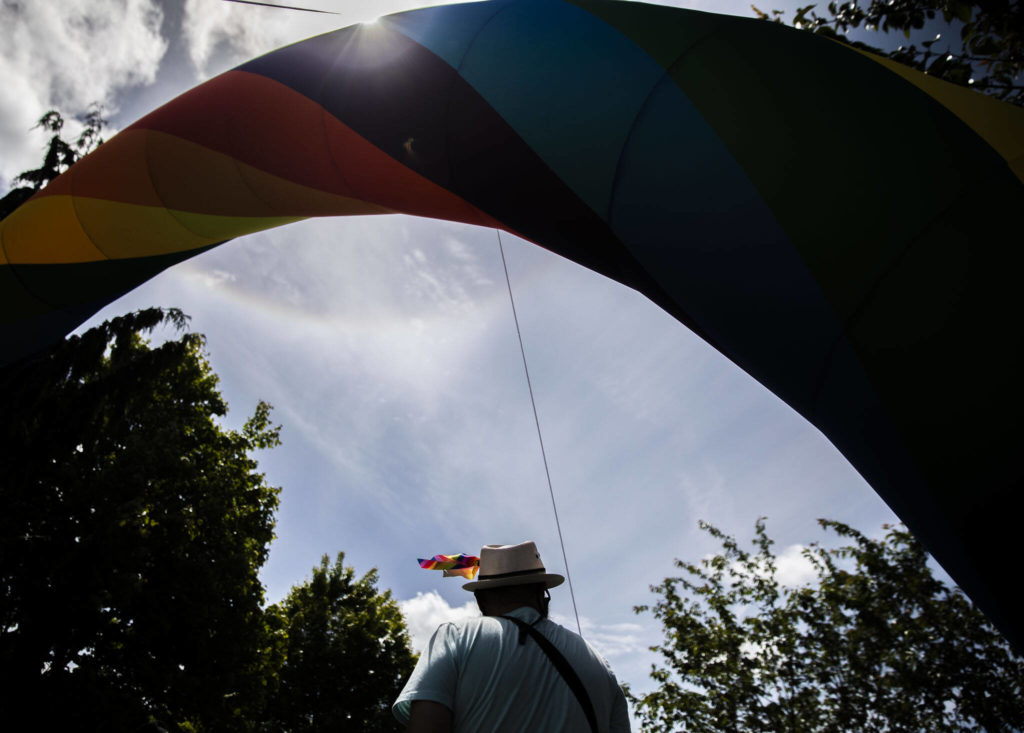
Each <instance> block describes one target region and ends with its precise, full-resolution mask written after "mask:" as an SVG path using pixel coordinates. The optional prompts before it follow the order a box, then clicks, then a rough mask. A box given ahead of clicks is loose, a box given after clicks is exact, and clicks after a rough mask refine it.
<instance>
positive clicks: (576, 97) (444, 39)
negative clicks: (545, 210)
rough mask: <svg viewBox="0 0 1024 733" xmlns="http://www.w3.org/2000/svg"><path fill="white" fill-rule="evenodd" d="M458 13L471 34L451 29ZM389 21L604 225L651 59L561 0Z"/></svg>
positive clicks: (422, 13)
mask: <svg viewBox="0 0 1024 733" xmlns="http://www.w3.org/2000/svg"><path fill="white" fill-rule="evenodd" d="M484 8H487V9H489V10H490V11H491V13H490V14H489V15H488V14H486V13H484V12H483V9H484ZM495 8H497V12H494V10H495ZM460 11H465V12H467V13H469V14H471V15H472V17H473V22H474V23H476V24H477V27H476V28H475V29H474V28H472V26H471V24H461V23H452V20H453V19H455V18H457V17H459V16H460ZM394 21H395V23H396V27H397V28H398V29H399V30H400V31H401V32H402V33H404V34H406V35H408V36H409V37H410V38H412V39H414V40H415V41H417V42H418V43H420V44H422V45H423V46H425V47H426V48H429V49H430V50H431V51H433V52H434V53H436V54H438V55H439V56H441V57H442V58H444V59H445V60H446V61H447V62H448V63H449V64H451V65H452V66H453V67H455V68H457V69H458V71H459V74H460V76H462V77H463V78H464V79H465V80H466V81H468V82H469V84H470V85H471V86H472V87H473V88H474V89H475V90H476V91H477V93H478V94H480V95H481V96H482V97H483V99H485V100H486V101H487V103H488V104H489V105H490V106H491V107H493V108H494V109H495V110H496V111H497V112H498V114H500V115H501V116H502V118H504V119H505V121H506V122H508V123H509V124H510V125H511V126H512V128H513V129H515V130H516V132H517V133H518V134H519V135H520V136H521V137H522V138H523V140H524V141H525V142H526V143H527V144H528V145H530V147H532V148H533V149H534V150H535V151H536V152H537V154H538V155H539V156H540V157H541V159H542V160H543V161H544V162H545V163H546V164H547V165H548V166H549V167H550V168H551V169H552V170H553V171H554V172H555V174H556V175H558V176H559V177H560V178H561V179H562V180H563V181H564V182H565V183H566V184H567V185H568V186H569V187H570V188H571V189H572V190H573V191H574V192H575V193H576V194H577V195H578V196H579V197H580V198H581V199H582V200H583V201H584V202H586V204H587V205H588V206H589V207H590V208H591V209H592V210H593V211H594V212H596V213H597V214H598V215H599V216H601V217H602V218H605V219H607V216H608V202H609V200H610V199H611V192H612V184H613V180H614V176H615V169H616V167H617V164H618V158H619V150H620V149H621V148H622V146H623V145H624V144H625V142H626V138H627V136H628V134H629V130H630V128H631V126H632V123H633V119H634V118H635V116H636V114H637V112H638V111H639V110H640V108H641V106H642V105H643V102H644V99H645V97H646V96H647V94H648V92H649V91H650V90H651V89H652V88H653V87H654V85H655V84H656V83H657V82H658V80H659V79H660V78H661V76H663V75H664V73H665V70H664V69H663V68H662V67H661V66H660V65H659V64H658V63H657V62H656V61H655V60H654V59H652V58H651V57H650V56H649V55H648V54H647V53H646V52H645V51H644V50H643V49H641V48H640V47H639V46H637V45H636V44H635V43H633V41H631V40H630V39H628V38H627V37H625V36H623V35H622V34H621V33H620V32H619V31H618V30H616V29H615V28H613V27H611V26H610V25H608V24H607V23H605V22H604V21H603V20H601V19H599V18H597V17H595V16H594V15H592V14H591V13H588V12H586V11H585V10H581V9H580V8H578V7H575V6H573V5H570V4H568V3H564V2H560V0H502V1H500V2H499V3H497V4H496V5H495V4H492V3H479V4H470V5H464V6H447V7H445V6H442V7H437V8H427V9H424V10H418V11H412V12H410V13H405V14H403V15H401V16H398V17H397V18H395V19H394ZM446 23H448V24H449V25H446ZM449 28H453V29H454V35H453V34H452V33H451V32H450V31H449ZM453 38H457V39H458V40H457V41H454V40H453ZM459 51H461V56H459Z"/></svg>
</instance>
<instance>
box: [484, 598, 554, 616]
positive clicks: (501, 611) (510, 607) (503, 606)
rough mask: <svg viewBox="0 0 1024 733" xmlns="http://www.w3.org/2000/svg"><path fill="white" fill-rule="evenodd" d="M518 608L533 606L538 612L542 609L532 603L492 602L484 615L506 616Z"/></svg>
mask: <svg viewBox="0 0 1024 733" xmlns="http://www.w3.org/2000/svg"><path fill="white" fill-rule="evenodd" d="M518 608H532V609H533V610H534V611H536V612H537V613H540V612H541V611H540V609H539V608H537V607H536V606H535V605H534V604H532V603H523V602H521V601H519V602H517V601H508V602H501V603H493V604H490V605H489V606H488V607H487V611H486V612H485V613H484V616H505V615H507V614H509V613H511V612H512V611H515V610H516V609H518Z"/></svg>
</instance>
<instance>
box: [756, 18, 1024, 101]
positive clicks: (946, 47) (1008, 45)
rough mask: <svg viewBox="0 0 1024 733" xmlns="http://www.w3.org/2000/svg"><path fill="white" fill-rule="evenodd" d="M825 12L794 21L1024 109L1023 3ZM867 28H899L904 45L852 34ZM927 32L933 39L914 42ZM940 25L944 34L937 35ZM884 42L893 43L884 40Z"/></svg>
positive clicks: (885, 31)
mask: <svg viewBox="0 0 1024 733" xmlns="http://www.w3.org/2000/svg"><path fill="white" fill-rule="evenodd" d="M821 7H822V6H820V5H818V4H813V5H807V6H805V7H802V8H798V9H797V10H796V11H795V13H794V15H793V18H792V24H793V25H794V26H795V27H797V28H802V29H805V30H809V31H811V32H813V33H820V34H823V35H826V36H828V37H829V38H832V39H834V40H837V41H840V42H842V43H849V44H851V45H853V46H856V47H858V48H862V49H864V50H867V51H872V52H874V53H877V54H880V55H883V56H888V57H889V58H891V59H893V60H895V61H898V62H900V63H902V64H906V65H907V66H911V67H913V68H915V69H918V70H919V71H923V72H925V73H926V74H930V75H932V76H935V77H937V78H939V79H945V80H946V81H949V82H952V83H954V84H959V85H961V86H970V87H972V88H974V89H977V90H979V91H981V92H984V93H985V94H989V95H992V96H994V97H997V98H998V99H1002V100H1004V101H1007V102H1010V103H1011V104H1016V105H1018V106H1024V6H1022V4H1021V3H1020V1H1019V0H975V1H974V2H970V1H969V0H848V1H847V2H837V1H835V0H833V2H829V3H828V4H827V5H825V6H824V11H823V14H822V15H819V14H818V10H819V8H821ZM751 8H753V10H754V12H755V13H756V14H757V15H758V17H760V18H763V19H766V20H768V19H770V20H776V21H779V22H782V21H783V20H784V13H783V11H781V10H772V11H770V12H764V11H762V10H760V9H758V8H757V7H755V6H753V5H751ZM860 28H863V29H864V30H866V31H880V32H882V33H884V34H888V32H889V31H894V32H895V33H898V34H899V35H900V36H901V37H902V39H903V42H899V45H898V46H897V47H896V48H894V49H890V50H888V51H886V50H882V49H881V48H878V47H876V46H874V45H868V44H866V43H863V42H860V41H852V40H850V39H849V38H848V37H847V34H848V33H849V32H850V31H856V30H857V29H860ZM926 28H927V29H928V30H929V32H930V33H929V36H930V37H926V38H925V40H918V41H916V42H911V43H907V42H909V41H911V39H912V38H913V37H914V35H915V32H917V31H922V30H923V29H926ZM935 28H940V29H941V30H942V32H941V33H938V34H935V35H930V34H931V33H934V30H933V29H935ZM917 35H921V34H920V33H918V34H917ZM881 45H883V46H891V45H892V43H891V42H889V41H887V40H883V41H881Z"/></svg>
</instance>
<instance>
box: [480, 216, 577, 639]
mask: <svg viewBox="0 0 1024 733" xmlns="http://www.w3.org/2000/svg"><path fill="white" fill-rule="evenodd" d="M494 231H495V232H497V234H498V251H499V252H501V266H502V267H503V268H505V285H507V286H508V300H509V302H510V303H511V304H512V320H514V321H515V322H516V336H518V337H519V353H520V354H521V355H522V357H523V371H524V372H526V387H527V389H529V390H530V406H531V407H532V408H533V422H534V424H535V425H536V426H537V440H538V441H540V456H541V458H542V459H543V460H544V475H545V476H547V479H548V493H549V494H550V495H551V509H552V510H553V511H554V513H555V526H556V527H557V528H558V544H560V545H561V546H562V562H564V563H565V579H566V580H568V581H569V596H570V597H571V598H572V612H573V614H574V615H575V616H576V630H577V631H578V632H580V636H581V637H582V636H583V627H581V626H580V614H579V611H577V610H576V594H575V593H574V592H573V589H572V575H570V574H569V558H568V557H567V556H566V554H565V541H564V540H563V539H562V524H561V522H559V521H558V507H557V506H556V505H555V490H554V489H553V488H552V487H551V472H550V471H549V470H548V455H547V452H546V451H545V450H544V438H543V436H541V433H540V418H538V417H537V402H536V401H535V400H534V399H533V384H532V383H531V382H530V368H529V367H528V366H526V349H524V348H523V334H522V332H521V331H520V330H519V316H518V315H516V299H515V298H513V297H512V281H511V280H510V279H509V276H508V265H507V264H506V263H505V247H504V246H502V244H501V231H500V230H498V229H495V230H494Z"/></svg>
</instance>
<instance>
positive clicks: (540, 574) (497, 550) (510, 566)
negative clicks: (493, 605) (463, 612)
mask: <svg viewBox="0 0 1024 733" xmlns="http://www.w3.org/2000/svg"><path fill="white" fill-rule="evenodd" d="M476 577H477V579H476V580H475V581H473V582H472V583H466V584H465V585H463V586H462V587H463V588H464V589H465V590H468V591H478V590H486V589H487V588H501V587H503V586H508V585H529V584H532V583H543V584H544V587H545V588H554V587H555V586H556V585H561V584H562V583H564V582H565V578H564V577H562V576H561V575H557V574H555V573H549V572H547V571H546V570H545V569H544V563H542V562H541V560H540V553H539V552H537V545H535V544H533V543H532V542H520V543H519V544H518V545H484V546H483V547H482V548H481V549H480V573H479V574H478V575H477V576H476Z"/></svg>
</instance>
